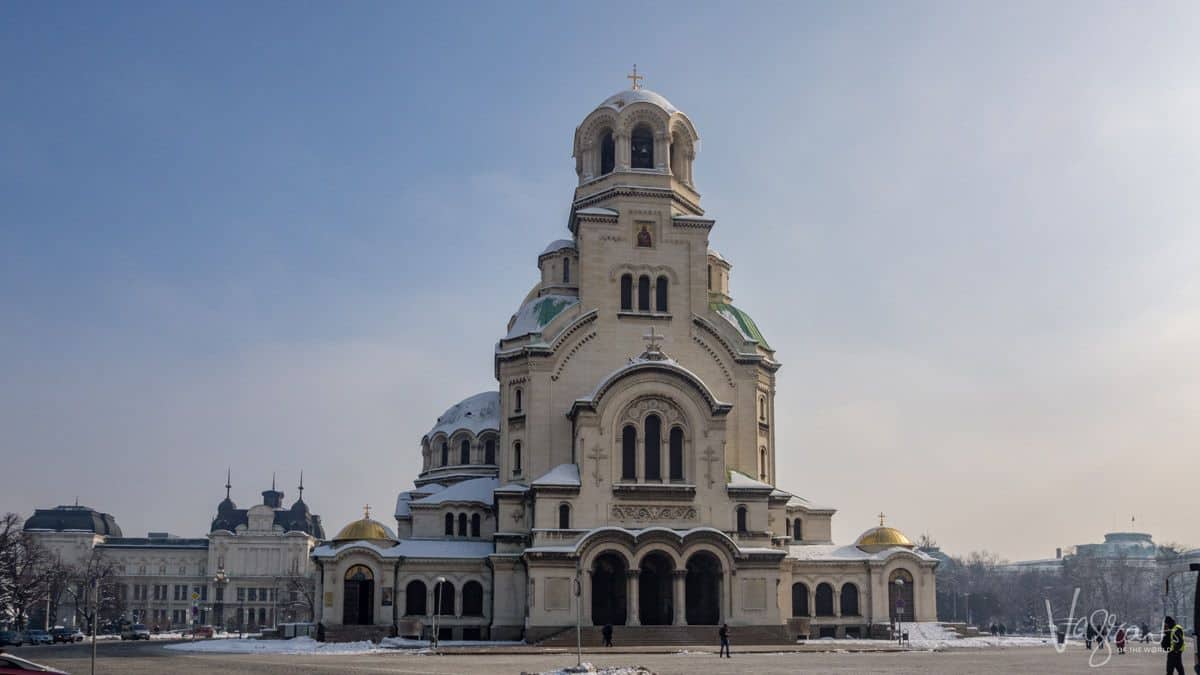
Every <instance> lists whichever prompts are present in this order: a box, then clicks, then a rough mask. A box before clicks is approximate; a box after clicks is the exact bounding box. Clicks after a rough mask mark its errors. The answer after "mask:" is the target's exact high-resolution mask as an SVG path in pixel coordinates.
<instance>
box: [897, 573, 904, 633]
mask: <svg viewBox="0 0 1200 675" xmlns="http://www.w3.org/2000/svg"><path fill="white" fill-rule="evenodd" d="M896 641H897V644H901V645H903V644H904V579H899V578H897V579H896Z"/></svg>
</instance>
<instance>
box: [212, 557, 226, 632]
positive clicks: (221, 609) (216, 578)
mask: <svg viewBox="0 0 1200 675" xmlns="http://www.w3.org/2000/svg"><path fill="white" fill-rule="evenodd" d="M228 584H229V577H227V576H225V568H224V567H218V568H217V573H216V574H215V575H213V586H215V587H216V589H215V592H214V594H215V595H216V596H217V597H216V606H215V607H214V608H213V614H215V615H216V616H217V622H218V623H219V624H221V628H224V627H225V586H226V585H228Z"/></svg>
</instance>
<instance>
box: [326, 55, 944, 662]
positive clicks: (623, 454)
mask: <svg viewBox="0 0 1200 675" xmlns="http://www.w3.org/2000/svg"><path fill="white" fill-rule="evenodd" d="M631 79H633V82H634V87H633V88H632V89H628V90H624V91H619V92H617V93H616V94H613V95H612V96H610V97H608V98H607V99H604V101H603V102H601V103H600V105H598V106H597V107H596V108H595V109H594V110H592V111H591V112H590V113H588V114H587V116H586V117H584V118H583V121H582V122H581V123H580V124H579V126H578V127H577V128H576V130H575V138H574V159H575V173H576V174H577V176H578V179H579V184H578V187H576V188H575V193H574V197H573V199H572V202H571V210H570V217H569V219H568V222H567V223H566V226H567V232H566V233H565V234H566V237H565V238H563V239H559V240H557V241H553V242H550V243H549V244H548V245H547V246H546V247H545V248H544V249H543V250H542V251H541V252H540V253H539V254H538V255H537V257H536V261H537V267H538V278H537V279H538V280H537V283H535V284H534V286H533V288H532V289H530V291H529V293H528V294H527V295H526V296H525V297H524V298H523V299H522V300H521V301H520V302H519V303H518V307H517V310H516V312H515V313H514V314H513V315H512V318H511V319H510V320H509V322H508V326H507V328H506V329H504V330H502V331H501V334H500V336H499V340H498V342H497V343H496V347H495V354H494V364H495V366H494V374H495V377H496V381H497V384H496V387H495V388H494V389H492V390H489V391H485V392H482V393H478V394H475V395H473V396H470V397H468V398H466V399H464V400H463V401H461V402H459V403H457V404H455V405H453V406H451V407H450V408H449V409H447V410H446V412H445V413H444V414H443V415H442V416H441V417H439V418H438V419H437V420H436V421H435V422H434V424H433V425H432V428H430V429H429V431H428V433H426V434H425V435H424V436H423V437H422V438H421V439H420V461H421V472H420V474H419V476H418V477H417V479H416V480H415V481H414V485H413V488H412V489H411V490H407V491H404V492H401V493H400V494H399V496H398V498H397V500H396V508H395V513H394V517H395V520H394V523H393V524H391V525H385V524H383V523H381V522H378V521H377V520H374V519H371V518H370V517H369V515H364V517H363V519H361V520H358V521H355V522H353V523H350V524H349V525H347V526H346V527H345V528H343V529H342V530H341V532H340V533H338V535H337V536H336V537H335V538H333V539H332V540H329V541H326V542H324V543H323V544H322V545H320V546H318V547H317V548H315V549H314V551H313V561H314V563H315V567H316V577H317V598H318V602H317V605H318V606H317V614H318V617H317V620H318V621H319V622H320V623H321V624H322V626H323V628H324V632H325V635H326V636H327V638H328V639H350V638H352V637H353V638H361V637H364V636H368V635H373V634H385V633H389V632H390V633H393V634H399V635H413V636H420V635H423V636H425V637H429V636H430V635H431V634H434V633H433V631H434V630H436V635H438V636H439V637H441V638H442V639H493V640H519V639H524V640H527V641H531V642H534V641H540V640H543V639H552V638H553V637H554V636H555V634H559V633H563V632H564V629H566V628H568V627H570V628H574V626H575V623H576V620H577V616H578V617H579V618H580V620H581V621H582V624H583V625H584V626H585V627H595V626H603V625H605V624H613V625H614V626H618V627H621V628H620V630H621V631H625V632H626V633H628V632H629V631H631V630H633V631H638V630H642V631H644V630H647V629H646V628H635V627H648V626H653V627H656V630H659V631H661V630H663V628H662V627H665V626H671V627H679V628H675V629H674V630H687V629H689V628H690V627H693V626H713V625H719V624H721V623H728V624H729V626H730V627H731V630H734V631H738V630H741V631H743V632H746V631H750V630H757V631H759V632H760V633H761V632H763V631H765V632H767V633H770V634H772V635H776V636H781V637H782V638H783V639H787V638H789V637H790V638H791V639H795V637H796V636H797V635H808V636H810V637H814V638H815V637H822V636H837V637H842V636H863V637H866V636H867V635H868V634H871V635H878V634H880V631H881V630H885V629H886V626H888V625H889V623H890V622H892V621H894V620H895V619H896V618H897V617H898V618H900V619H901V620H902V621H914V620H916V621H933V620H935V619H936V616H935V614H936V608H935V600H934V598H935V595H934V574H933V571H934V566H935V565H936V564H937V563H936V561H935V560H934V559H933V558H931V557H929V556H927V555H925V554H924V553H922V552H920V551H918V550H916V548H915V547H914V545H913V544H912V542H910V541H909V539H908V538H907V537H905V535H904V534H902V533H901V532H899V531H898V530H896V529H893V528H890V527H886V526H884V524H883V519H882V517H881V519H880V523H879V526H877V527H872V528H870V529H868V530H866V531H865V532H864V533H863V534H862V535H861V536H860V537H859V538H858V539H857V541H855V542H854V543H853V544H850V545H838V544H835V543H833V542H832V540H831V521H832V518H833V515H834V513H835V511H834V509H833V508H831V507H828V506H819V505H817V504H814V503H812V502H810V501H809V500H807V499H805V498H804V497H803V496H801V495H798V494H793V493H791V492H788V491H786V490H785V489H783V488H782V487H780V486H778V485H777V476H776V471H775V456H776V452H777V448H776V445H775V429H776V426H775V421H776V410H775V385H776V377H777V375H778V373H779V370H780V367H781V365H782V364H781V361H780V358H779V355H778V354H777V353H776V351H775V350H774V349H773V348H772V347H771V345H770V344H769V343H768V341H767V339H766V338H765V337H764V335H763V334H762V333H761V332H760V330H759V328H758V326H757V325H756V324H755V322H754V320H752V319H751V318H750V316H749V315H747V314H746V313H745V312H744V311H742V310H740V309H738V307H737V306H736V305H735V304H734V299H733V296H732V292H731V283H730V272H731V269H732V264H731V263H730V261H728V260H727V259H725V258H724V257H722V256H721V255H720V254H719V253H718V252H717V251H716V250H714V249H713V248H712V246H711V244H710V234H711V233H712V231H713V229H714V227H716V220H715V219H713V218H712V217H709V216H707V215H705V213H704V209H703V208H701V205H700V193H699V191H698V190H697V187H696V184H695V182H694V181H693V173H692V164H693V162H694V161H695V158H696V151H697V149H698V147H699V141H700V137H699V134H698V132H697V130H696V127H695V126H694V125H693V124H692V121H691V119H690V118H689V117H688V116H687V115H686V114H685V113H684V112H682V111H681V110H679V109H678V108H676V107H675V106H674V105H672V104H671V103H670V102H669V101H668V100H667V99H666V98H664V97H663V96H661V95H659V94H657V93H655V92H653V91H650V90H648V89H645V88H642V87H640V86H638V81H639V79H640V78H639V76H637V75H636V72H635V75H634V76H631ZM785 451H787V452H800V451H801V450H799V449H797V448H787V449H785ZM415 459H416V458H415V457H414V461H415ZM571 635H572V643H573V640H574V637H573V635H574V634H573V631H572V632H571Z"/></svg>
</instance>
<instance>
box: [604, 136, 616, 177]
mask: <svg viewBox="0 0 1200 675" xmlns="http://www.w3.org/2000/svg"><path fill="white" fill-rule="evenodd" d="M616 151H617V145H616V143H613V135H612V132H611V131H606V132H604V135H603V136H601V137H600V175H601V176H603V175H604V174H606V173H612V170H613V165H614V164H615V163H616V161H615V160H616V156H617V152H616Z"/></svg>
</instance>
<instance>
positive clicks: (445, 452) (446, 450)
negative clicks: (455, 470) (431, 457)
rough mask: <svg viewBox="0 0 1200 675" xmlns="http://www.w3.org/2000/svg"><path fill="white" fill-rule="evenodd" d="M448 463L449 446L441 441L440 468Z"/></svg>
mask: <svg viewBox="0 0 1200 675" xmlns="http://www.w3.org/2000/svg"><path fill="white" fill-rule="evenodd" d="M449 463H450V444H449V443H447V442H446V441H442V466H446V465H447V464H449Z"/></svg>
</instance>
